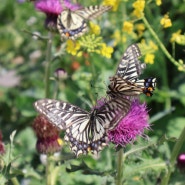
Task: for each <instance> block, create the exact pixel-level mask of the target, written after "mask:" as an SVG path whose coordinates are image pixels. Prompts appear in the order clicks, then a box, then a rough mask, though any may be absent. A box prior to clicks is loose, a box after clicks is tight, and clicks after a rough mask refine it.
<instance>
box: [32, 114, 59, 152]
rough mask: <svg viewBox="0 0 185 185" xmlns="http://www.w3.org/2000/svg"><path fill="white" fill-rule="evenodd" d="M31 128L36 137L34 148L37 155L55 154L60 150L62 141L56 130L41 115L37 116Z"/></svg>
mask: <svg viewBox="0 0 185 185" xmlns="http://www.w3.org/2000/svg"><path fill="white" fill-rule="evenodd" d="M32 126H33V130H34V131H35V134H36V136H37V144H36V148H37V151H38V152H39V153H43V154H47V153H55V152H58V151H60V150H61V146H62V140H61V139H60V137H59V130H58V128H57V127H55V126H54V125H52V124H51V123H50V122H49V121H48V120H47V119H46V118H45V117H44V116H43V115H39V116H37V117H36V118H35V120H34V123H33V125H32Z"/></svg>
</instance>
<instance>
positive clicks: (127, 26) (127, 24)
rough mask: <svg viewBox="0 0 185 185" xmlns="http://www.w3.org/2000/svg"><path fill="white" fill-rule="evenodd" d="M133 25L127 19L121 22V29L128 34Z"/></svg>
mask: <svg viewBox="0 0 185 185" xmlns="http://www.w3.org/2000/svg"><path fill="white" fill-rule="evenodd" d="M133 27H134V26H133V24H132V23H131V22H129V21H125V22H124V23H123V31H125V32H127V33H128V34H130V33H132V31H133Z"/></svg>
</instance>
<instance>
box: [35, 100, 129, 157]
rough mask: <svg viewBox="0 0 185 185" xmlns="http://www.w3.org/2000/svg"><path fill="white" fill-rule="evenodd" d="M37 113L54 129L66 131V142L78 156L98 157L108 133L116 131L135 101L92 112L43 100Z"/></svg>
mask: <svg viewBox="0 0 185 185" xmlns="http://www.w3.org/2000/svg"><path fill="white" fill-rule="evenodd" d="M34 106H35V109H36V110H37V111H38V112H39V113H40V114H43V115H44V116H45V117H46V118H47V119H48V120H49V121H50V122H51V123H52V124H53V125H56V126H57V127H58V128H60V129H61V130H66V134H65V140H66V141H68V142H70V148H71V150H72V151H73V152H74V153H75V154H76V155H77V156H78V155H80V154H87V153H88V152H89V151H91V152H92V153H95V154H97V153H98V152H99V151H100V150H101V149H102V148H103V146H105V145H106V142H107V131H108V130H112V129H114V128H115V126H116V125H117V124H118V123H119V121H120V120H121V119H122V118H123V117H124V116H125V115H126V114H127V113H128V111H129V109H130V106H131V101H130V100H128V99H123V98H122V99H119V98H114V99H111V100H109V101H108V102H105V103H104V104H103V105H102V106H100V107H95V108H94V109H93V110H92V111H91V112H88V111H85V110H83V109H81V108H80V107H78V106H75V105H72V104H70V103H66V102H63V101H59V100H53V99H41V100H38V101H36V102H35V103H34Z"/></svg>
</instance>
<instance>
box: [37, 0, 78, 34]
mask: <svg viewBox="0 0 185 185" xmlns="http://www.w3.org/2000/svg"><path fill="white" fill-rule="evenodd" d="M64 5H65V7H62V5H61V3H60V0H36V1H35V8H36V9H37V10H38V11H41V12H44V13H45V14H46V21H45V27H46V28H47V29H49V30H50V31H57V26H56V25H57V17H58V15H59V14H60V13H61V12H62V10H64V9H65V8H69V9H71V10H76V9H78V8H79V5H77V4H72V3H70V0H64Z"/></svg>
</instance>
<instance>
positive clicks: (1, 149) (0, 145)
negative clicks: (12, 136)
mask: <svg viewBox="0 0 185 185" xmlns="http://www.w3.org/2000/svg"><path fill="white" fill-rule="evenodd" d="M2 138H3V135H2V133H1V131H0V155H2V154H4V153H5V148H4V143H3V141H2Z"/></svg>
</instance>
